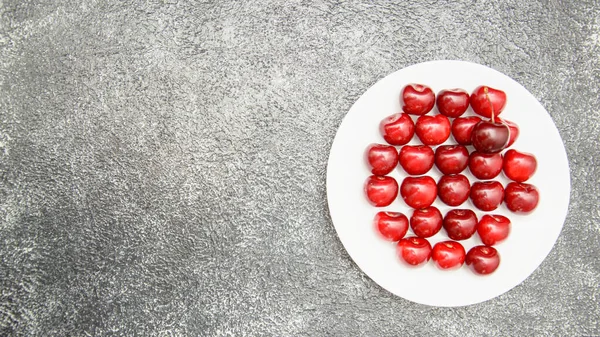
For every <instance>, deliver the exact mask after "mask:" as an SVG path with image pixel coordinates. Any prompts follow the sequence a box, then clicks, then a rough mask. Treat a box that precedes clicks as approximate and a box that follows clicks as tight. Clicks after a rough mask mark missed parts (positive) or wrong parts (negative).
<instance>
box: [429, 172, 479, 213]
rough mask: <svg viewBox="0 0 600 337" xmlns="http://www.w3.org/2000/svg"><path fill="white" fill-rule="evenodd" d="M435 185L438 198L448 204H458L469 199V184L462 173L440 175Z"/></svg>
mask: <svg viewBox="0 0 600 337" xmlns="http://www.w3.org/2000/svg"><path fill="white" fill-rule="evenodd" d="M437 187H438V196H439V197H440V200H442V202H444V203H445V204H446V205H448V206H458V205H460V204H462V203H463V202H465V201H467V199H469V191H470V189H471V184H470V183H469V179H467V177H465V176H464V175H462V174H456V175H444V176H442V177H441V178H440V180H439V181H438V184H437Z"/></svg>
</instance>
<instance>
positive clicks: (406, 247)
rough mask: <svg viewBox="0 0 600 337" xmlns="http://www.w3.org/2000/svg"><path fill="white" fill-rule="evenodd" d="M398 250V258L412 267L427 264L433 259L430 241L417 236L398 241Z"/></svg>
mask: <svg viewBox="0 0 600 337" xmlns="http://www.w3.org/2000/svg"><path fill="white" fill-rule="evenodd" d="M396 250H397V252H398V257H400V259H402V260H403V261H404V262H406V263H408V264H410V265H412V266H416V265H419V264H422V263H425V262H427V261H429V259H430V258H431V244H430V243H429V241H427V240H425V239H422V238H419V237H415V236H412V237H408V238H404V239H402V240H400V241H398V245H397V246H396Z"/></svg>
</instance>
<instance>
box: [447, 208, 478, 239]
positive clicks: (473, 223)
mask: <svg viewBox="0 0 600 337" xmlns="http://www.w3.org/2000/svg"><path fill="white" fill-rule="evenodd" d="M443 227H444V229H445V230H446V233H447V234H448V237H449V238H450V239H452V240H456V241H459V240H466V239H468V238H470V237H471V236H473V234H475V231H476V230H477V215H475V212H473V211H472V210H470V209H452V210H450V211H449V212H448V213H446V216H445V217H444V221H443Z"/></svg>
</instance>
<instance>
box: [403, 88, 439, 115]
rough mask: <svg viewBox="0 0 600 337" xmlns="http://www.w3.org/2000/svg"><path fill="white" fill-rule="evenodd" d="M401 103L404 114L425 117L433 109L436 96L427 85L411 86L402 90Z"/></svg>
mask: <svg viewBox="0 0 600 337" xmlns="http://www.w3.org/2000/svg"><path fill="white" fill-rule="evenodd" d="M400 103H401V104H402V110H403V111H404V112H406V113H408V114H411V115H424V114H426V113H428V112H429V111H431V109H433V105H434V104H435V94H434V93H433V90H431V88H430V87H428V86H426V85H422V84H409V85H407V86H405V87H404V88H403V89H402V95H401V97H400Z"/></svg>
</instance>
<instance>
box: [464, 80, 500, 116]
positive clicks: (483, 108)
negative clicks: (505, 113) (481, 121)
mask: <svg viewBox="0 0 600 337" xmlns="http://www.w3.org/2000/svg"><path fill="white" fill-rule="evenodd" d="M469 103H470V104H471V108H473V111H475V113H476V114H478V115H480V116H483V117H487V118H492V115H494V116H498V115H500V113H501V112H502V110H503V109H504V106H505V105H506V93H505V92H504V91H502V90H498V89H494V88H492V87H488V86H485V85H484V86H479V87H477V88H475V90H474V91H473V93H472V94H471V97H470V100H469Z"/></svg>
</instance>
